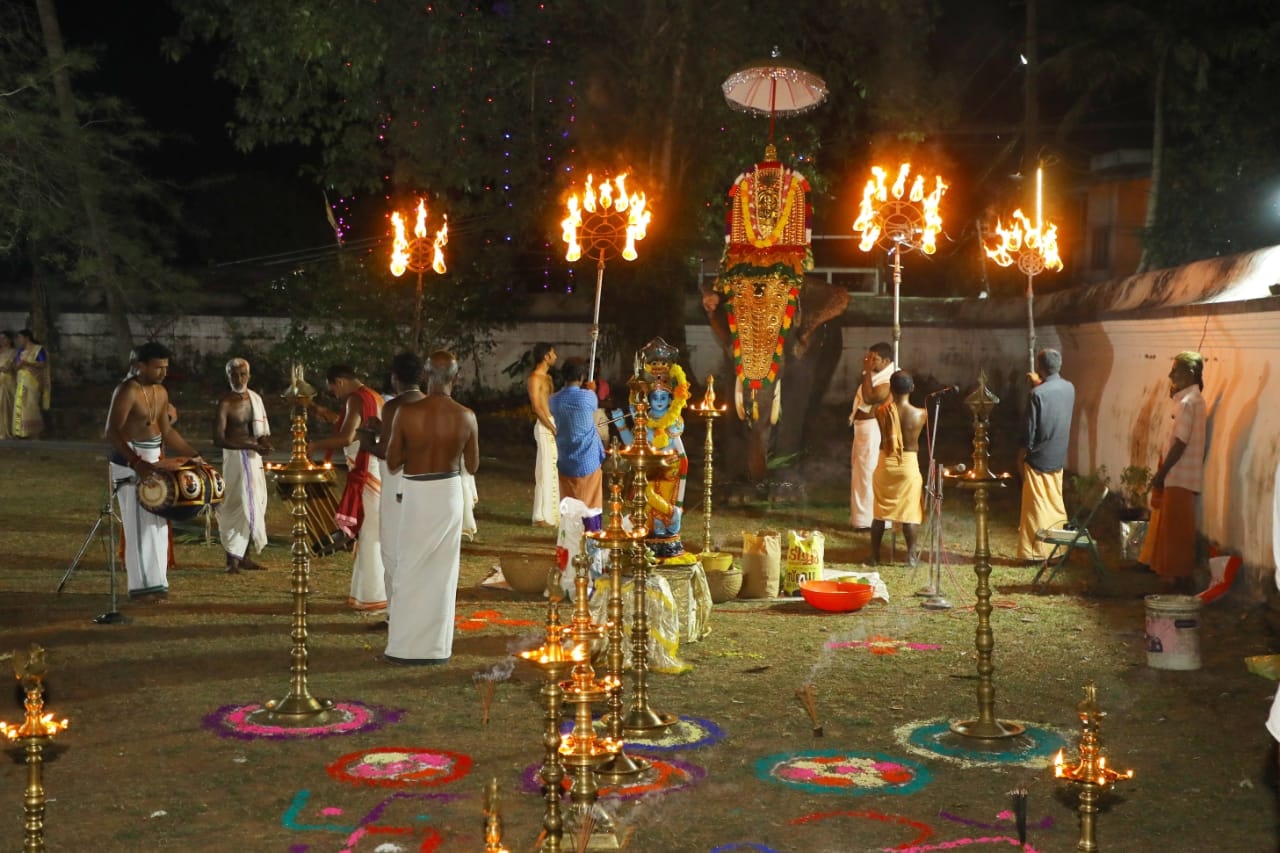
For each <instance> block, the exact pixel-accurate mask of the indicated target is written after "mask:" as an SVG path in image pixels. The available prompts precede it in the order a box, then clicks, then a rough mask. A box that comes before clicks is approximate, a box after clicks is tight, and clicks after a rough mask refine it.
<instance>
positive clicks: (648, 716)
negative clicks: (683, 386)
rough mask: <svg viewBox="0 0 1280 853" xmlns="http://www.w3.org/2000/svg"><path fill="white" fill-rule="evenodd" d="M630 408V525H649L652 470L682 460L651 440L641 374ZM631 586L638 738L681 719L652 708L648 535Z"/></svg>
mask: <svg viewBox="0 0 1280 853" xmlns="http://www.w3.org/2000/svg"><path fill="white" fill-rule="evenodd" d="M628 386H629V387H630V389H631V406H632V408H633V409H634V411H635V415H634V419H635V429H634V430H633V432H632V440H631V445H630V446H629V447H627V448H626V449H625V450H623V451H621V454H620V455H621V457H622V458H623V459H625V460H626V462H627V464H628V465H629V466H630V468H631V472H632V480H631V529H632V530H637V529H647V527H648V525H649V507H648V504H647V502H646V500H645V486H646V484H647V482H648V472H650V471H654V470H657V469H659V468H662V467H666V466H670V465H672V464H676V463H677V462H678V457H677V456H676V453H675V451H674V450H672V449H671V448H667V449H665V450H658V449H656V448H654V447H653V446H652V445H650V444H649V385H648V383H647V382H645V381H644V380H643V379H641V378H640V377H639V376H633V377H631V381H630V382H629V383H628ZM631 559H632V584H633V586H634V587H635V607H634V612H633V613H632V614H631V673H632V677H633V678H634V680H635V689H634V691H632V695H631V708H630V709H629V710H628V711H627V716H626V717H625V718H624V719H623V721H622V730H623V731H624V732H626V733H627V734H628V735H630V736H631V737H633V738H644V737H648V736H652V735H654V734H657V733H659V732H661V731H662V730H663V729H665V728H667V727H668V726H670V725H671V724H673V723H675V722H676V719H677V717H676V716H675V715H674V714H665V713H662V712H661V711H655V710H654V709H653V708H651V707H650V706H649V614H648V610H647V608H646V606H645V605H646V590H647V589H648V586H649V549H648V548H646V547H645V545H644V541H643V539H639V540H636V542H635V543H634V545H633V547H632V550H631Z"/></svg>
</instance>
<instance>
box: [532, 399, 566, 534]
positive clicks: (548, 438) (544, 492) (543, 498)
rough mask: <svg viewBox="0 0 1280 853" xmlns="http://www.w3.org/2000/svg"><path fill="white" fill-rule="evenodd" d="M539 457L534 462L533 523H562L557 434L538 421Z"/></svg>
mask: <svg viewBox="0 0 1280 853" xmlns="http://www.w3.org/2000/svg"><path fill="white" fill-rule="evenodd" d="M533 440H534V442H535V443H536V444H537V445H538V458H537V460H536V461H535V462H534V463H533V523H534V524H545V525H548V526H551V527H554V526H556V525H557V524H559V523H560V480H559V472H558V471H557V470H556V460H557V454H556V436H555V433H553V432H552V431H551V430H549V429H547V428H546V427H545V426H543V425H542V421H538V422H536V423H535V424H534V425H533Z"/></svg>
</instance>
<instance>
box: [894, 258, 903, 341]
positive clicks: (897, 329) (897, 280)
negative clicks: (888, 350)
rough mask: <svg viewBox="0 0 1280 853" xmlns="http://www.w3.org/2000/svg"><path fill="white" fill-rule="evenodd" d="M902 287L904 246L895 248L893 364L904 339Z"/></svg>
mask: <svg viewBox="0 0 1280 853" xmlns="http://www.w3.org/2000/svg"><path fill="white" fill-rule="evenodd" d="M901 287H902V244H901V243H895V244H894V246H893V363H894V364H898V363H899V362H898V341H899V340H901V339H902V323H901V320H900V318H899V314H898V291H899V290H900V289H901Z"/></svg>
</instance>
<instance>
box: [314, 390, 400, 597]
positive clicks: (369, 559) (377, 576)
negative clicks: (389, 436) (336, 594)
mask: <svg viewBox="0 0 1280 853" xmlns="http://www.w3.org/2000/svg"><path fill="white" fill-rule="evenodd" d="M326 378H327V381H328V387H329V392H330V393H331V394H333V395H334V396H335V397H337V398H338V399H339V400H341V401H342V416H341V418H340V419H339V420H338V425H337V427H335V428H334V431H333V435H331V436H329V437H328V438H322V439H319V440H317V441H309V442H307V454H308V455H310V454H313V453H317V452H320V451H325V450H337V449H338V448H342V452H343V454H344V455H345V456H346V457H347V484H346V486H345V487H344V489H343V491H342V498H341V500H340V501H339V502H338V511H337V513H336V517H335V519H334V521H335V522H336V523H337V525H338V529H340V530H341V531H342V532H343V533H344V534H346V536H347V538H348V539H352V540H355V543H356V550H355V562H354V564H353V565H352V567H351V592H350V594H349V595H348V596H347V604H348V605H350V606H351V607H352V608H353V609H355V610H357V611H359V612H363V613H372V612H377V611H380V610H386V609H387V587H386V573H385V571H384V570H383V568H382V543H381V541H380V540H381V537H380V530H379V528H380V526H381V521H380V519H379V515H380V510H381V508H382V480H381V478H379V476H378V466H377V465H376V464H374V463H375V460H374V458H373V455H372V454H371V453H369V451H368V450H363V449H361V447H360V438H359V436H357V434H356V430H358V429H360V427H361V426H362V425H364V424H367V423H372V422H373V420H374V419H375V418H377V417H378V416H379V415H380V414H381V412H382V397H381V395H379V394H377V393H375V392H374V390H373V389H372V388H370V387H368V386H367V385H365V384H364V383H363V382H361V381H360V380H359V379H357V378H356V373H355V371H354V370H352V369H351V368H350V367H347V366H346V365H334V366H333V367H330V368H329V371H328V374H327V376H326Z"/></svg>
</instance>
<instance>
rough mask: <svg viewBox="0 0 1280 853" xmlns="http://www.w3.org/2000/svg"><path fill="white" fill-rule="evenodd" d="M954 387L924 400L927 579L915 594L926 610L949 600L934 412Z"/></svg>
mask: <svg viewBox="0 0 1280 853" xmlns="http://www.w3.org/2000/svg"><path fill="white" fill-rule="evenodd" d="M956 390H957V389H956V386H954V385H947V386H944V387H943V388H940V389H939V390H937V391H934V392H933V393H932V394H930V395H929V397H928V400H927V401H926V402H927V403H932V404H933V405H932V409H933V411H931V412H930V413H929V480H928V482H927V483H926V485H925V495H926V500H927V501H928V512H929V528H928V530H927V531H926V533H925V537H926V539H927V541H928V543H929V546H928V547H929V582H928V585H927V586H925V587H923V588H922V589H919V590H917V591H916V593H915V594H916V595H918V596H921V597H923V598H924V601H922V602H920V606H921V607H923V608H925V609H927V610H950V609H951V602H950V601H947V598H946V596H945V595H943V593H942V554H943V545H942V466H941V465H940V464H938V462H937V460H936V459H935V458H934V457H935V451H936V448H937V442H938V412H939V410H940V409H941V408H942V398H943V397H944V396H946V395H947V394H949V393H952V392H953V391H956ZM959 469H960V471H961V472H963V470H964V466H963V465H961V466H959ZM947 576H948V577H950V579H951V586H952V587H953V588H956V587H957V584H956V579H955V576H954V575H952V574H951V569H950V568H948V569H947Z"/></svg>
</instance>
